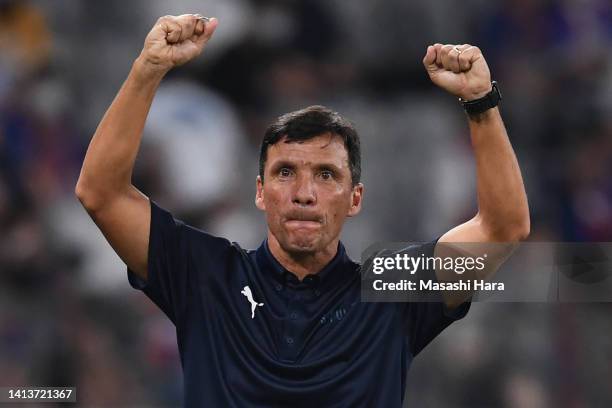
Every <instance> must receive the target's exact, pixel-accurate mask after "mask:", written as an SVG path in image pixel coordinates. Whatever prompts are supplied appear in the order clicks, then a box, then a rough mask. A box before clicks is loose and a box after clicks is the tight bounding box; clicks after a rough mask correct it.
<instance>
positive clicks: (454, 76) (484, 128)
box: [423, 44, 530, 306]
mask: <svg viewBox="0 0 612 408" xmlns="http://www.w3.org/2000/svg"><path fill="white" fill-rule="evenodd" d="M423 64H424V65H425V68H426V70H427V72H428V74H429V77H430V78H431V80H432V82H433V83H435V84H436V85H438V86H439V87H441V88H442V89H444V90H446V91H447V92H449V93H451V94H453V95H454V96H456V97H459V98H461V99H463V100H466V101H472V100H476V99H479V98H481V97H483V96H485V95H486V94H487V93H489V92H490V91H491V74H490V72H489V68H488V66H487V63H486V61H485V59H484V57H483V55H482V53H481V51H480V49H478V47H474V46H471V45H469V44H463V45H450V44H447V45H442V44H435V45H433V46H429V47H428V48H427V53H426V55H425V57H424V58H423ZM468 122H469V127H470V134H471V138H472V148H473V150H474V156H475V159H476V177H477V187H478V191H477V194H478V212H477V214H476V215H475V216H474V217H473V218H472V219H470V220H468V221H467V222H465V223H463V224H461V225H458V226H456V227H455V228H453V229H451V230H450V231H448V232H447V233H445V234H444V235H443V236H442V237H441V238H440V240H439V241H438V242H439V243H442V244H444V245H437V247H436V255H437V256H443V257H444V256H447V255H448V253H449V252H450V251H451V249H450V248H451V246H452V244H453V243H483V244H487V243H493V242H496V243H505V244H506V245H495V246H493V245H483V246H482V247H481V248H486V249H487V251H488V252H489V253H488V261H487V268H486V270H485V271H484V272H485V273H483V274H482V275H481V276H478V278H484V277H486V276H485V275H488V274H491V273H493V272H494V271H495V269H497V267H498V266H499V265H500V264H501V263H502V262H503V261H504V260H505V259H506V258H507V257H508V256H509V255H510V253H511V252H512V250H513V248H514V244H515V243H517V242H519V241H521V240H523V239H525V238H526V237H527V236H528V235H529V229H530V221H529V207H528V204H527V195H526V193H525V187H524V185H523V179H522V177H521V171H520V168H519V165H518V161H517V159H516V156H515V154H514V151H513V149H512V145H511V144H510V140H509V139H508V134H507V133H506V129H505V127H504V124H503V122H502V119H501V115H500V112H499V109H498V108H497V107H495V108H491V109H489V110H487V111H485V112H483V113H480V114H478V115H468ZM458 249H459V250H461V249H462V248H458ZM463 249H465V248H463ZM436 273H437V274H438V275H439V278H444V280H453V279H457V276H456V275H455V276H452V275H450V276H449V275H445V276H442V275H441V274H440V273H439V271H436ZM464 278H465V276H464ZM465 295H466V294H463V296H459V297H457V296H455V297H453V298H452V299H447V304H448V305H449V306H455V305H457V304H458V302H459V303H460V302H461V301H462V300H463V298H464V297H465Z"/></svg>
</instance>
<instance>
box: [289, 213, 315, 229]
mask: <svg viewBox="0 0 612 408" xmlns="http://www.w3.org/2000/svg"><path fill="white" fill-rule="evenodd" d="M322 224H323V220H322V218H321V217H319V216H317V215H315V214H303V213H300V214H290V216H289V217H287V218H286V220H285V225H286V226H287V227H289V228H295V229H302V228H304V229H313V228H319V227H321V225H322Z"/></svg>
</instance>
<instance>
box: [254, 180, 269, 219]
mask: <svg viewBox="0 0 612 408" xmlns="http://www.w3.org/2000/svg"><path fill="white" fill-rule="evenodd" d="M255 206H256V207H257V208H259V209H260V210H261V211H266V204H265V203H264V192H263V180H262V179H261V176H257V190H256V192H255Z"/></svg>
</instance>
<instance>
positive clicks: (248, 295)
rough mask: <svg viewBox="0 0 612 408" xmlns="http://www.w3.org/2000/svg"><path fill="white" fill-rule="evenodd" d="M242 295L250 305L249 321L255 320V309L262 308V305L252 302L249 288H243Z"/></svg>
mask: <svg viewBox="0 0 612 408" xmlns="http://www.w3.org/2000/svg"><path fill="white" fill-rule="evenodd" d="M240 293H242V294H243V295H244V296H246V298H247V300H248V301H249V302H250V303H251V319H254V318H255V308H256V307H257V306H263V305H264V304H263V303H257V302H256V301H255V300H253V293H252V292H251V288H249V287H248V286H245V287H244V289H242V292H240Z"/></svg>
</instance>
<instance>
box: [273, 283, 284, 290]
mask: <svg viewBox="0 0 612 408" xmlns="http://www.w3.org/2000/svg"><path fill="white" fill-rule="evenodd" d="M282 288H283V285H281V284H280V283H277V284H276V285H274V289H276V290H277V291H278V292H280V291H281V289H282Z"/></svg>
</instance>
